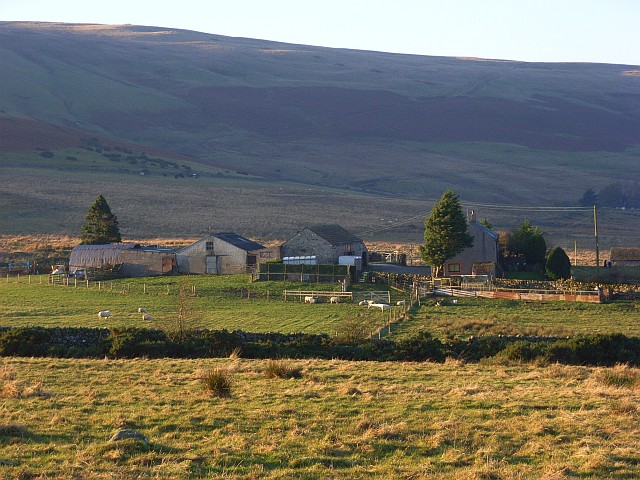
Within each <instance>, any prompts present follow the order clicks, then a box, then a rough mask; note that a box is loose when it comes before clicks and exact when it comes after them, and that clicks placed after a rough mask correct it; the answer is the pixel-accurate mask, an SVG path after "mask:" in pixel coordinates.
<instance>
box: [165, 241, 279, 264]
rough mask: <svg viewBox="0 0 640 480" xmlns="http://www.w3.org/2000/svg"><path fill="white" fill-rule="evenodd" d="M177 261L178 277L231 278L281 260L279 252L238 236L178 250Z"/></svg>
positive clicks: (200, 243)
mask: <svg viewBox="0 0 640 480" xmlns="http://www.w3.org/2000/svg"><path fill="white" fill-rule="evenodd" d="M176 257H177V261H178V271H179V272H180V273H194V274H207V273H208V274H233V273H249V272H253V271H255V270H256V266H257V265H258V264H260V263H265V262H267V261H269V260H277V259H278V258H280V252H279V249H278V248H277V247H276V248H275V249H273V248H267V247H265V246H264V245H260V244H259V243H257V242H254V241H253V240H249V239H248V238H244V237H242V236H241V235H238V234H237V233H216V234H213V235H208V236H206V237H204V238H202V239H200V240H198V241H197V242H195V243H194V244H192V245H189V246H188V247H185V248H183V249H182V250H178V252H177V253H176Z"/></svg>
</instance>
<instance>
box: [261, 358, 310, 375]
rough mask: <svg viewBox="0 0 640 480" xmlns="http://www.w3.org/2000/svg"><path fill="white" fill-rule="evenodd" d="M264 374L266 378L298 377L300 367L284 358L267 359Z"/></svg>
mask: <svg viewBox="0 0 640 480" xmlns="http://www.w3.org/2000/svg"><path fill="white" fill-rule="evenodd" d="M264 375H265V377H267V378H300V377H302V368H301V367H299V366H297V365H292V364H291V363H290V362H288V361H286V360H269V361H267V364H266V365H265V367H264Z"/></svg>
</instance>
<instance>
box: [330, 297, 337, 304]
mask: <svg viewBox="0 0 640 480" xmlns="http://www.w3.org/2000/svg"><path fill="white" fill-rule="evenodd" d="M329 303H340V298H339V297H331V298H330V299H329Z"/></svg>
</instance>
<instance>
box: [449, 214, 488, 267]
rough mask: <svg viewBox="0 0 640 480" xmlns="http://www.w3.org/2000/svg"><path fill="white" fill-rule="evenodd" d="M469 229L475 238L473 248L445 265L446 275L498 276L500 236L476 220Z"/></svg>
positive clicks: (469, 224) (472, 221)
mask: <svg viewBox="0 0 640 480" xmlns="http://www.w3.org/2000/svg"><path fill="white" fill-rule="evenodd" d="M467 229H468V232H469V234H470V235H472V236H473V246H472V247H470V248H467V249H465V250H464V251H462V252H461V253H459V254H458V255H456V256H455V257H453V258H451V259H449V260H447V262H445V264H444V275H445V276H447V277H450V276H455V275H490V276H494V277H495V276H496V273H497V268H498V260H499V255H500V246H499V245H498V240H499V238H500V236H499V235H498V234H497V233H496V232H494V231H493V230H491V229H490V228H487V227H485V226H484V225H482V224H481V223H479V222H477V221H476V220H475V219H474V218H472V220H471V221H470V222H469V223H468V225H467Z"/></svg>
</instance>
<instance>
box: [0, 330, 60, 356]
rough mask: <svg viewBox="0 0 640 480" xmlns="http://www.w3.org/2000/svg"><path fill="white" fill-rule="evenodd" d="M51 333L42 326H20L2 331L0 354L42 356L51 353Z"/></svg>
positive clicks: (0, 335) (0, 334)
mask: <svg viewBox="0 0 640 480" xmlns="http://www.w3.org/2000/svg"><path fill="white" fill-rule="evenodd" d="M50 344H51V333H50V331H49V330H47V329H45V328H42V327H18V328H12V329H11V330H6V331H4V332H2V333H0V356H17V357H41V356H45V355H47V354H48V353H49V348H50Z"/></svg>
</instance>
